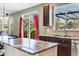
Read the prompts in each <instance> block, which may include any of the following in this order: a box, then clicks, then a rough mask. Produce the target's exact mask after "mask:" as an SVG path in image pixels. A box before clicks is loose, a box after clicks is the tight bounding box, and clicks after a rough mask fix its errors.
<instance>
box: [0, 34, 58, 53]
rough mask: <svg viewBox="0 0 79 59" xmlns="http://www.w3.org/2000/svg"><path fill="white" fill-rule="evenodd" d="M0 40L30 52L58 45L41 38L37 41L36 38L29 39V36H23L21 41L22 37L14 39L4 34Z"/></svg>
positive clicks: (37, 51)
mask: <svg viewBox="0 0 79 59" xmlns="http://www.w3.org/2000/svg"><path fill="white" fill-rule="evenodd" d="M2 39H3V40H2ZM0 41H3V42H4V43H5V44H8V45H10V46H13V47H15V48H17V49H19V50H21V51H23V52H26V53H30V54H36V53H39V52H41V51H44V50H46V49H49V48H53V47H55V46H57V45H58V43H52V42H45V41H40V40H38V41H36V40H34V39H30V41H29V39H28V38H23V39H22V41H20V38H16V39H14V38H12V37H9V36H3V37H1V36H0ZM29 42H30V44H29Z"/></svg>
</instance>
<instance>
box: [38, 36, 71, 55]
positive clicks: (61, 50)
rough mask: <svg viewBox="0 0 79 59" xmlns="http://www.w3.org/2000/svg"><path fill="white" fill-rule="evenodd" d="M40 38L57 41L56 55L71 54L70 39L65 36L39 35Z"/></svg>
mask: <svg viewBox="0 0 79 59" xmlns="http://www.w3.org/2000/svg"><path fill="white" fill-rule="evenodd" d="M39 38H40V40H43V41H49V42H57V43H59V45H58V49H57V55H58V56H71V40H70V39H65V38H56V37H47V36H40V37H39Z"/></svg>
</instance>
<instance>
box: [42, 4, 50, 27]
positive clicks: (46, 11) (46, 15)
mask: <svg viewBox="0 0 79 59" xmlns="http://www.w3.org/2000/svg"><path fill="white" fill-rule="evenodd" d="M43 26H49V5H46V6H44V7H43Z"/></svg>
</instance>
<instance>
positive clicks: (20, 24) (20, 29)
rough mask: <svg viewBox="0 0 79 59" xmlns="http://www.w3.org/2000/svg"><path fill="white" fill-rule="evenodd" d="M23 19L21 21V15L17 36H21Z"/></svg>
mask: <svg viewBox="0 0 79 59" xmlns="http://www.w3.org/2000/svg"><path fill="white" fill-rule="evenodd" d="M22 26H23V21H22V17H20V23H19V38H22V37H23V28H22Z"/></svg>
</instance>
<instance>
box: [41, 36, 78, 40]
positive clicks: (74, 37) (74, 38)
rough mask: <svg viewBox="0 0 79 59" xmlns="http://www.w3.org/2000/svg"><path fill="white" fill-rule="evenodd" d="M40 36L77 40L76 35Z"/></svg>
mask: <svg viewBox="0 0 79 59" xmlns="http://www.w3.org/2000/svg"><path fill="white" fill-rule="evenodd" d="M41 36H48V37H56V38H66V39H71V40H79V37H78V36H66V37H64V36H55V35H41Z"/></svg>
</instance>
